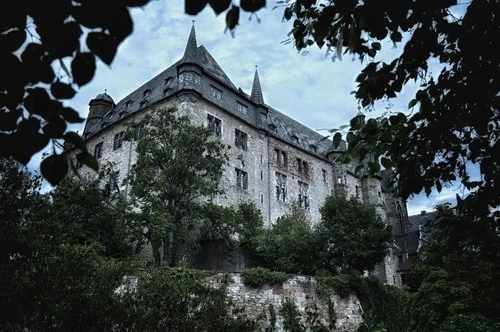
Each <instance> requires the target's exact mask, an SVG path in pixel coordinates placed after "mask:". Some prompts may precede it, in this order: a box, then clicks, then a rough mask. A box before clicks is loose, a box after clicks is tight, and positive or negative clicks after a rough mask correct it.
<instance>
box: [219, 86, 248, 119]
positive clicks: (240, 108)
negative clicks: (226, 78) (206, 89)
mask: <svg viewBox="0 0 500 332" xmlns="http://www.w3.org/2000/svg"><path fill="white" fill-rule="evenodd" d="M210 95H211V96H212V97H214V98H215V99H219V100H221V99H222V90H221V89H219V88H216V87H215V86H213V85H210ZM236 110H237V111H238V112H240V113H242V114H247V112H248V106H247V105H245V104H243V103H241V102H239V101H236Z"/></svg>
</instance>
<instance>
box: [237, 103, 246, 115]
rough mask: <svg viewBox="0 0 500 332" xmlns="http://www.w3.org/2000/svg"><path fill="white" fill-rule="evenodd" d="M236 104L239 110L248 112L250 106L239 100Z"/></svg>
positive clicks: (244, 112)
mask: <svg viewBox="0 0 500 332" xmlns="http://www.w3.org/2000/svg"><path fill="white" fill-rule="evenodd" d="M236 105H237V106H236V109H237V110H238V112H240V113H243V114H247V110H248V106H246V105H244V104H242V103H240V102H239V101H237V102H236Z"/></svg>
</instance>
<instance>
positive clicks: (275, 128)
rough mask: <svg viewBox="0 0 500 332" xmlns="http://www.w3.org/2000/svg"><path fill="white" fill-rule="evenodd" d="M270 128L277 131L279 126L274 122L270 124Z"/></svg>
mask: <svg viewBox="0 0 500 332" xmlns="http://www.w3.org/2000/svg"><path fill="white" fill-rule="evenodd" d="M269 129H270V130H271V131H272V132H277V131H278V126H276V125H275V124H274V123H271V124H269Z"/></svg>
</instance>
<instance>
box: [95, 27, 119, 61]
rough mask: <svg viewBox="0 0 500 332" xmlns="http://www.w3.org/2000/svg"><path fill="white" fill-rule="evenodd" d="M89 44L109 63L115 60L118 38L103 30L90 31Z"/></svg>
mask: <svg viewBox="0 0 500 332" xmlns="http://www.w3.org/2000/svg"><path fill="white" fill-rule="evenodd" d="M87 45H88V47H89V49H90V50H91V51H92V52H93V53H94V54H96V55H97V56H98V57H99V58H101V60H102V61H103V62H104V63H105V64H107V65H110V64H111V62H113V59H114V57H115V55H116V50H117V48H118V42H117V40H116V38H114V37H113V36H111V35H109V34H105V33H102V32H91V33H89V34H88V36H87Z"/></svg>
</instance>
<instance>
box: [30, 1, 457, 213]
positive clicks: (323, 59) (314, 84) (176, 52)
mask: <svg viewBox="0 0 500 332" xmlns="http://www.w3.org/2000/svg"><path fill="white" fill-rule="evenodd" d="M236 3H237V1H236ZM275 3H276V1H267V8H264V9H262V10H260V11H259V12H257V16H258V18H259V19H260V23H258V19H257V17H256V16H250V15H249V14H247V13H242V14H241V15H240V24H239V25H238V26H237V27H236V30H235V35H234V37H232V36H231V34H230V33H228V32H224V28H225V19H224V14H221V15H219V16H216V15H215V13H214V12H213V11H212V10H211V8H209V7H208V6H207V7H206V8H205V9H204V10H203V11H202V12H201V13H200V14H198V15H197V16H189V15H186V14H184V1H183V0H173V1H152V2H150V3H149V4H148V5H146V6H145V7H143V8H139V9H134V10H133V11H132V17H133V20H134V32H133V33H132V35H131V36H129V37H128V38H127V39H126V40H125V41H124V42H123V43H122V44H121V45H120V47H119V49H118V53H117V56H116V58H115V60H114V61H113V63H112V65H111V66H109V67H108V66H107V65H105V64H103V63H102V62H99V63H98V68H97V72H96V75H95V76H94V79H93V80H92V81H91V82H90V83H89V84H87V85H86V86H84V87H82V88H81V89H80V90H79V91H78V93H77V95H76V97H75V98H73V99H72V100H71V101H69V102H67V103H66V104H67V105H68V106H71V107H73V108H74V109H76V110H78V111H79V112H80V114H81V116H83V117H86V116H87V113H88V103H89V101H90V100H91V99H92V98H94V97H95V96H96V95H97V94H99V93H102V92H104V91H105V90H106V91H107V93H108V94H109V95H110V96H111V97H112V98H113V99H114V100H115V102H118V101H120V100H121V99H123V98H124V97H125V96H126V95H128V94H129V93H131V92H132V91H134V90H135V89H136V88H138V87H140V86H141V85H142V84H144V83H145V82H147V81H148V80H150V79H151V78H153V77H154V76H155V75H157V74H158V73H160V72H161V71H163V70H164V69H166V68H167V67H168V66H170V65H171V64H173V63H174V62H175V61H177V60H178V59H180V58H181V57H182V54H183V52H184V48H185V45H186V40H187V37H188V35H189V31H190V29H191V26H192V24H193V23H192V21H193V20H195V23H194V24H195V28H196V35H197V41H198V45H201V44H202V45H204V46H205V47H206V48H207V49H208V51H209V52H210V53H211V54H212V56H213V57H214V58H215V59H216V61H217V62H218V63H219V65H220V66H221V67H222V69H223V70H224V71H225V72H226V74H227V75H228V76H229V78H230V79H231V80H232V81H233V83H234V84H235V85H236V86H237V87H240V88H241V89H243V90H244V91H246V92H247V93H250V92H251V85H252V80H253V75H254V71H255V66H258V72H259V76H260V81H261V85H262V90H263V95H264V101H265V102H266V103H267V104H269V105H271V106H273V107H274V108H276V109H278V110H279V111H281V112H283V113H284V114H287V115H288V116H290V117H292V118H294V119H296V120H298V121H300V122H302V123H303V124H305V125H306V126H308V127H310V128H312V129H315V130H316V129H329V128H338V127H340V126H341V125H344V124H348V123H349V120H350V119H351V118H352V117H353V116H354V115H355V114H356V113H357V112H358V104H357V101H356V100H355V99H354V97H353V95H351V94H350V92H351V91H353V90H354V89H355V87H356V85H355V78H356V76H357V75H358V74H359V72H360V70H361V69H362V68H363V67H364V65H366V62H365V63H363V64H362V63H360V61H359V60H355V59H352V58H351V57H350V56H344V57H343V59H342V61H340V60H338V59H337V60H335V61H332V55H333V54H329V55H328V54H327V52H326V50H325V49H318V48H317V47H316V46H313V47H311V48H310V49H308V50H307V51H305V52H300V53H299V52H298V51H297V50H296V49H295V48H294V46H293V43H287V42H286V41H287V39H289V37H288V35H287V34H288V32H289V30H290V27H291V22H282V20H281V17H282V12H283V8H281V7H278V8H276V9H272V8H273V7H274V5H275ZM399 47H400V48H402V47H403V45H400V46H399ZM400 48H393V45H392V42H391V41H389V40H388V41H386V42H385V41H384V42H382V52H380V54H379V55H378V56H377V58H376V59H375V61H379V60H385V61H390V60H391V59H392V58H393V57H394V56H395V55H396V54H397V53H398V52H399V51H400ZM436 72H437V71H436ZM414 91H415V87H414V86H408V87H407V88H406V89H405V90H404V91H402V93H401V94H400V95H399V96H398V98H397V99H396V100H392V101H391V104H389V103H387V102H381V103H379V104H377V105H375V109H374V110H373V111H372V112H369V113H366V115H367V117H376V116H379V115H381V114H382V113H384V112H388V111H389V112H397V111H405V112H406V111H407V108H406V105H408V102H409V100H410V99H412V98H411V97H412V93H414ZM71 129H73V130H77V131H80V132H81V131H82V130H83V124H81V125H77V126H74V127H72V128H71ZM318 132H320V133H321V134H324V135H327V134H328V132H326V131H318ZM39 160H40V156H36V157H34V158H33V160H32V162H31V163H30V168H34V167H35V166H34V165H36V163H37V162H39ZM459 189H460V188H454V187H452V188H444V189H443V192H441V193H440V194H439V195H438V194H434V193H433V194H432V195H431V197H429V198H427V197H425V195H419V196H417V197H414V198H413V199H411V200H410V201H409V202H408V210H409V214H410V215H413V214H418V213H420V211H422V210H427V211H430V210H433V208H434V206H435V205H436V204H437V203H442V202H446V201H451V202H454V201H455V199H454V197H455V194H456V191H457V190H459Z"/></svg>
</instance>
